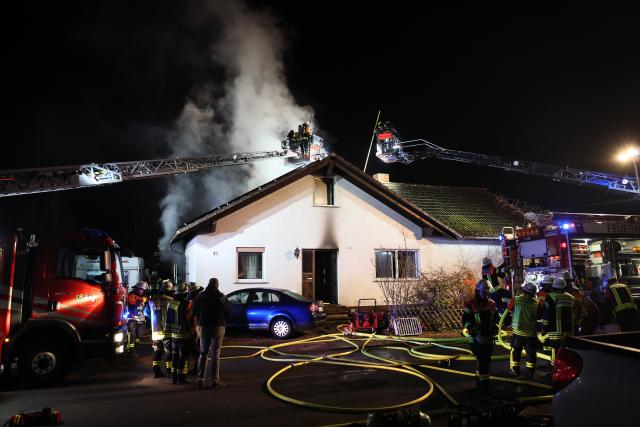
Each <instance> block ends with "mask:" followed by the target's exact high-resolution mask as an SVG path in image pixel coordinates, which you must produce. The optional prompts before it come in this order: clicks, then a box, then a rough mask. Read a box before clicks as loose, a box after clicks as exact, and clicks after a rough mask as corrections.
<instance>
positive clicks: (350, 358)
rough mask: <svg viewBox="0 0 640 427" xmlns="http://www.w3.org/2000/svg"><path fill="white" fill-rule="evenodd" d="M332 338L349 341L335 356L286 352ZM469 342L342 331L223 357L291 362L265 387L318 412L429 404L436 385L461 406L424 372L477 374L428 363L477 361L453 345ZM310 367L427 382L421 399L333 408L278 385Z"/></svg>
mask: <svg viewBox="0 0 640 427" xmlns="http://www.w3.org/2000/svg"><path fill="white" fill-rule="evenodd" d="M504 318H505V316H504V315H503V317H502V318H501V320H500V324H499V333H498V342H499V343H500V344H501V345H502V346H503V347H505V348H507V349H509V350H510V349H511V347H509V346H508V344H506V343H504V341H503V336H506V332H503V331H502V325H503V323H504ZM341 326H342V325H341ZM339 328H340V327H339ZM331 342H335V343H338V342H342V343H344V344H347V345H348V347H350V348H347V349H346V350H342V349H341V351H337V352H335V353H331V354H299V353H298V354H296V353H287V352H285V351H283V349H285V348H288V347H294V346H298V345H302V344H320V343H331ZM372 342H378V343H379V342H384V343H388V345H382V346H376V347H371V346H369V344H371V343H372ZM466 342H467V338H466V337H457V338H456V337H453V338H451V337H449V338H444V337H397V336H378V335H376V334H375V333H372V334H363V333H354V334H351V335H350V336H348V337H347V336H344V334H342V333H336V334H327V335H321V336H316V337H311V338H305V339H301V340H296V341H288V342H283V343H279V344H275V345H273V346H269V347H265V346H239V345H232V346H224V347H223V348H224V349H231V348H233V349H250V350H251V351H252V352H251V353H250V354H243V355H235V356H224V357H222V359H246V358H253V357H258V356H260V357H261V358H262V359H264V360H267V361H271V362H281V363H287V365H286V366H284V367H282V368H281V369H279V370H278V371H277V372H275V373H274V374H273V375H271V376H270V377H269V378H268V379H267V382H266V389H267V391H268V392H269V393H270V394H271V395H272V396H274V397H276V398H277V399H280V400H282V401H285V402H288V403H291V404H295V405H298V406H302V407H308V408H313V409H317V410H324V411H329V412H340V413H372V412H389V411H393V410H397V409H401V408H406V407H409V406H413V405H416V404H419V403H421V402H424V401H425V400H427V399H428V398H429V397H431V396H432V394H433V391H434V389H438V391H440V393H441V394H442V395H443V396H444V397H445V399H447V401H449V402H450V403H451V405H457V404H458V402H457V401H456V400H455V399H454V398H453V397H452V396H451V395H450V394H449V393H448V392H447V391H446V390H445V389H444V387H442V386H441V385H440V384H438V383H437V382H436V381H434V380H433V379H432V378H431V377H429V376H428V375H427V374H426V373H425V372H424V370H436V371H441V372H449V373H452V374H457V375H465V376H475V374H473V373H470V372H466V371H462V370H456V369H451V368H444V367H441V366H434V365H429V364H427V362H449V363H450V362H452V361H463V362H465V361H475V360H476V359H475V357H474V356H473V354H472V353H471V351H469V350H468V349H466V348H463V347H457V346H455V345H454V344H464V343H466ZM430 348H434V349H438V350H447V351H453V352H455V353H456V354H438V353H429V352H427V351H426V350H428V349H430ZM380 350H387V351H388V350H391V351H402V352H405V353H406V354H407V355H408V356H409V357H410V358H412V359H413V360H414V361H403V360H397V359H392V358H390V357H382V356H380V355H379V354H375V353H376V352H378V351H380ZM356 355H361V356H364V357H365V359H364V360H361V359H356V358H355V356H356ZM492 358H493V360H504V359H505V358H508V355H499V356H493V357H492ZM306 365H328V366H344V367H350V368H360V369H373V370H377V371H381V372H393V373H398V374H403V375H409V376H411V377H414V378H417V379H418V380H420V381H422V382H423V383H424V384H425V386H426V389H425V390H426V391H425V392H424V393H422V394H421V395H420V396H418V397H416V398H413V399H411V400H409V401H406V402H401V403H397V404H390V405H382V406H334V405H326V404H321V403H314V402H308V401H304V400H301V399H296V398H293V397H290V396H286V395H285V394H283V393H281V392H279V391H277V390H276V389H275V387H274V383H275V381H276V379H278V377H280V376H282V375H283V374H285V373H286V372H288V371H290V370H292V369H293V368H296V367H301V366H306ZM491 379H492V380H496V381H505V382H509V383H515V384H520V385H526V386H531V387H536V388H541V389H545V390H550V389H551V386H549V385H547V384H542V383H538V382H535V381H526V380H519V379H514V378H506V377H501V376H491ZM522 399H529V400H527V402H540V401H548V400H549V399H550V396H542V397H541V396H532V397H528V398H522Z"/></svg>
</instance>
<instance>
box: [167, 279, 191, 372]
mask: <svg viewBox="0 0 640 427" xmlns="http://www.w3.org/2000/svg"><path fill="white" fill-rule="evenodd" d="M186 297H187V285H186V283H180V284H179V285H177V286H176V287H175V292H174V293H173V301H170V302H169V303H168V304H167V316H166V318H165V333H166V331H167V330H169V331H171V344H172V346H171V347H172V369H171V377H172V379H173V383H174V384H185V383H186V382H187V380H186V378H187V372H188V370H189V367H188V363H187V361H188V360H189V355H190V354H191V352H192V351H193V348H192V346H193V334H194V327H193V319H192V318H191V301H188V300H187V298H186Z"/></svg>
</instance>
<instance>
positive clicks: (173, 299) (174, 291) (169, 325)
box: [126, 279, 231, 388]
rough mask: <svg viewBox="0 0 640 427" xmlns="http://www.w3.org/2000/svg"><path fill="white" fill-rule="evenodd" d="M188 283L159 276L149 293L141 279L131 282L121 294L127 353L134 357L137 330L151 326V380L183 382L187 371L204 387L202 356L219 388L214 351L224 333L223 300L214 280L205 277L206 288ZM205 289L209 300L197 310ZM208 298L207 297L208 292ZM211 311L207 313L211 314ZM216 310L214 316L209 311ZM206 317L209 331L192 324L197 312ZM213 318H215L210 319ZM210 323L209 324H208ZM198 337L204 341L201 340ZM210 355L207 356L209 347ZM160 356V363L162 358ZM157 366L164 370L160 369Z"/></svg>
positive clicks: (225, 311) (225, 313)
mask: <svg viewBox="0 0 640 427" xmlns="http://www.w3.org/2000/svg"><path fill="white" fill-rule="evenodd" d="M203 290H204V288H203V287H202V286H199V285H197V284H196V283H194V282H190V283H184V282H183V283H179V284H177V285H174V283H173V282H172V281H171V280H169V279H166V280H163V281H162V283H161V285H160V286H159V289H156V290H154V291H152V290H151V289H150V287H149V285H148V284H147V283H146V282H139V283H137V284H136V285H134V286H133V287H132V289H131V291H130V292H129V294H128V296H127V314H126V316H127V318H128V322H127V326H128V332H129V333H128V337H129V338H128V343H127V346H128V348H127V352H128V354H129V355H130V356H131V357H137V351H136V346H137V345H139V344H141V343H142V340H141V337H140V332H141V329H144V328H146V327H147V325H148V327H149V328H150V330H151V345H152V348H153V359H152V369H153V374H154V377H155V378H166V377H168V378H171V379H172V382H173V384H185V383H186V382H187V380H186V377H187V375H188V374H195V375H197V376H198V387H199V388H203V387H204V385H205V384H204V381H205V372H206V370H207V367H206V364H207V359H212V364H211V377H212V380H213V384H212V387H213V388H218V387H222V386H224V384H223V383H222V382H221V381H220V350H221V347H222V338H223V337H224V324H225V323H226V320H225V319H227V318H228V317H229V315H230V311H231V306H230V304H229V301H228V300H227V299H226V297H225V296H224V294H222V293H221V292H219V291H218V280H217V279H211V280H210V282H209V285H208V289H207V292H203ZM207 293H209V294H213V295H212V296H213V301H214V304H213V305H211V304H207V305H208V306H207V307H204V310H202V309H200V310H199V306H202V305H203V304H198V303H197V302H196V301H197V300H198V298H199V297H200V296H202V297H203V298H202V299H203V300H206V299H208V300H211V298H204V297H205V296H207ZM210 296H211V295H210ZM212 312H214V313H213V316H212ZM215 312H219V314H217V313H215ZM203 313H204V316H206V317H207V320H206V321H205V322H208V323H207V325H208V324H209V323H211V322H213V323H211V325H212V327H213V333H210V332H209V333H206V337H203V336H202V335H203V333H202V330H207V331H208V330H209V329H211V328H209V329H206V326H205V327H204V328H200V327H199V326H196V325H197V324H198V320H201V321H202V315H203ZM212 317H214V318H218V319H213V320H212ZM213 325H215V326H213ZM203 340H206V341H207V342H205V343H204V345H202V344H203ZM210 344H213V345H212V346H211V349H212V351H211V353H209V354H208V350H209V345H210ZM163 360H164V362H163ZM163 364H164V366H165V369H163Z"/></svg>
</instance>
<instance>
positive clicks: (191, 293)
mask: <svg viewBox="0 0 640 427" xmlns="http://www.w3.org/2000/svg"><path fill="white" fill-rule="evenodd" d="M203 290H204V288H203V287H202V286H200V285H198V284H197V283H196V282H189V284H188V285H187V291H188V292H187V300H188V301H191V306H192V307H193V303H194V301H195V300H196V298H197V297H198V295H200V292H202V291H203ZM192 317H193V316H192ZM194 326H195V329H196V334H194V335H193V345H192V347H191V348H193V351H192V352H191V358H190V360H189V361H188V363H189V375H197V374H198V359H199V358H200V351H199V350H200V337H199V336H198V334H197V332H198V322H197V319H194Z"/></svg>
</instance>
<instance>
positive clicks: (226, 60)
mask: <svg viewBox="0 0 640 427" xmlns="http://www.w3.org/2000/svg"><path fill="white" fill-rule="evenodd" d="M203 13H209V14H212V16H214V17H215V18H217V21H218V22H219V24H220V26H221V28H220V29H221V38H220V40H219V42H218V43H216V44H215V45H214V46H213V54H212V60H213V61H215V62H216V63H217V64H218V65H219V66H221V67H223V69H224V71H225V76H226V77H225V81H224V82H223V83H222V84H221V85H216V84H214V83H213V82H209V83H207V84H205V85H203V86H202V87H200V88H199V89H198V90H196V95H195V96H194V97H192V98H193V99H190V100H188V101H187V103H186V104H185V106H184V108H183V110H182V113H181V115H180V117H179V118H178V119H177V120H176V122H175V129H174V131H173V132H171V133H170V135H169V141H168V142H169V146H170V148H171V150H172V151H173V155H174V156H194V155H206V154H218V153H231V152H246V151H263V150H277V149H279V148H280V141H281V140H282V139H283V137H284V135H285V134H286V131H288V129H289V128H294V127H296V126H297V125H298V124H299V123H302V122H304V121H306V120H309V117H310V116H311V114H312V110H311V108H310V107H307V106H304V107H303V106H299V105H298V104H297V103H296V102H295V100H294V98H293V96H292V94H291V93H290V91H289V89H288V87H287V84H286V78H285V74H284V66H283V62H282V55H283V51H284V48H285V43H284V39H283V37H282V34H281V32H280V31H279V30H278V28H277V26H276V24H275V22H274V20H273V18H272V17H271V16H270V15H269V14H268V13H266V12H261V11H255V10H251V9H249V8H248V7H247V6H246V4H244V2H243V1H240V0H237V1H223V0H220V1H218V0H215V1H214V0H212V1H210V2H209V3H207V10H206V11H203ZM290 169H291V167H290V166H286V165H285V163H284V160H283V159H273V160H265V161H260V162H257V163H255V164H254V165H252V166H238V167H230V168H220V169H216V168H214V169H211V170H210V171H208V172H199V173H194V174H186V175H182V176H178V177H173V179H170V180H169V181H168V186H167V194H166V196H165V197H164V198H163V199H162V201H161V203H160V206H161V208H162V216H161V222H162V227H163V233H164V235H163V236H162V238H161V239H160V241H159V246H160V249H161V250H166V249H168V242H169V240H170V239H171V236H173V234H174V233H175V231H176V229H177V227H179V226H180V225H181V224H182V223H183V222H184V221H186V220H188V219H190V218H192V217H194V216H196V215H198V214H201V213H203V212H204V211H206V210H210V209H212V208H213V207H215V206H217V205H219V204H221V203H224V202H225V201H228V200H230V199H232V198H233V197H236V196H238V195H240V194H242V193H243V192H246V191H247V190H249V189H251V188H253V187H256V186H258V185H260V184H262V183H264V182H267V181H269V180H271V179H274V178H276V177H277V176H280V175H282V174H284V173H286V172H287V171H288V170H290Z"/></svg>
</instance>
